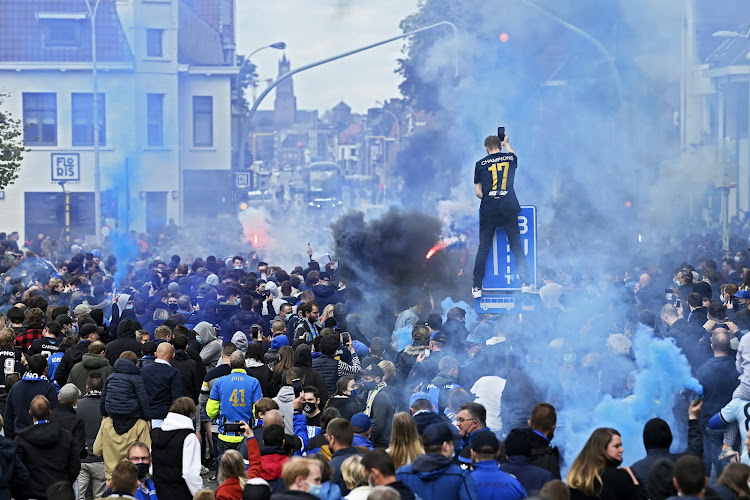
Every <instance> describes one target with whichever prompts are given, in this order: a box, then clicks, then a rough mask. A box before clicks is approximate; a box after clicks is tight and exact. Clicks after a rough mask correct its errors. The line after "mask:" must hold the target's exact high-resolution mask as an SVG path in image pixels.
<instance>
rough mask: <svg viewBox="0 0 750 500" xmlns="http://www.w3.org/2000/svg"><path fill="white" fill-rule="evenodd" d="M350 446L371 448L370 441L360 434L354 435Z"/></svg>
mask: <svg viewBox="0 0 750 500" xmlns="http://www.w3.org/2000/svg"><path fill="white" fill-rule="evenodd" d="M352 446H362V447H363V448H367V449H369V450H371V449H373V445H372V441H370V440H369V439H367V438H366V437H364V436H362V435H361V434H355V435H354V440H353V441H352Z"/></svg>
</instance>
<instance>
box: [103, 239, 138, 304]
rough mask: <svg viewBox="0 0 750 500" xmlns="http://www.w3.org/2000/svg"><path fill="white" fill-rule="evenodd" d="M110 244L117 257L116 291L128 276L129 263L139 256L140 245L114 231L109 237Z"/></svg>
mask: <svg viewBox="0 0 750 500" xmlns="http://www.w3.org/2000/svg"><path fill="white" fill-rule="evenodd" d="M109 244H110V247H111V248H112V254H113V255H114V256H115V257H117V272H116V273H115V276H114V278H115V280H114V286H115V291H117V289H118V288H119V287H120V282H121V281H122V279H123V278H124V277H125V276H126V275H127V272H128V262H129V261H130V260H132V259H134V258H135V257H136V256H137V255H138V245H136V243H135V241H133V239H132V238H129V237H128V235H127V234H123V233H122V232H121V231H119V230H115V231H112V233H111V234H110V235H109Z"/></svg>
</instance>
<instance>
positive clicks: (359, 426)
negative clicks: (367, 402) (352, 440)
mask: <svg viewBox="0 0 750 500" xmlns="http://www.w3.org/2000/svg"><path fill="white" fill-rule="evenodd" d="M351 423H352V427H354V432H356V433H362V432H367V431H369V430H370V426H372V420H370V417H368V416H367V415H366V414H364V413H361V412H360V413H355V414H354V415H352V418H351Z"/></svg>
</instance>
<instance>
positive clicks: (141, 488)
mask: <svg viewBox="0 0 750 500" xmlns="http://www.w3.org/2000/svg"><path fill="white" fill-rule="evenodd" d="M128 462H130V463H131V464H135V466H136V467H137V468H138V489H136V490H135V498H136V499H137V500H157V498H156V486H154V482H153V480H151V478H150V477H149V471H150V469H151V452H150V451H149V449H148V446H147V445H146V444H145V443H142V442H140V441H138V442H136V443H133V445H132V446H131V447H130V449H128Z"/></svg>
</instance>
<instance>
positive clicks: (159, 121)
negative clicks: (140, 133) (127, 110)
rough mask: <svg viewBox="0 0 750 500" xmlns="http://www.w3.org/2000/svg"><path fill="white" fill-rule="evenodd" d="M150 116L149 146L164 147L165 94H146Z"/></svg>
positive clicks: (147, 111)
mask: <svg viewBox="0 0 750 500" xmlns="http://www.w3.org/2000/svg"><path fill="white" fill-rule="evenodd" d="M146 96H147V98H148V102H147V103H146V106H147V108H148V109H147V110H146V113H147V114H148V145H149V146H163V145H164V94H146Z"/></svg>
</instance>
